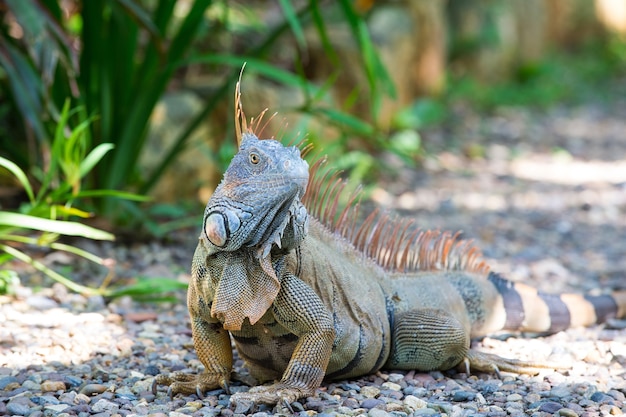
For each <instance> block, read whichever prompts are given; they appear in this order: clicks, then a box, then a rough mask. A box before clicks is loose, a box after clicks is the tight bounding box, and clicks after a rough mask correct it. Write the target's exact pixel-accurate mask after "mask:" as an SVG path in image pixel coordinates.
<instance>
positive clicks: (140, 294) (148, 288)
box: [109, 277, 187, 300]
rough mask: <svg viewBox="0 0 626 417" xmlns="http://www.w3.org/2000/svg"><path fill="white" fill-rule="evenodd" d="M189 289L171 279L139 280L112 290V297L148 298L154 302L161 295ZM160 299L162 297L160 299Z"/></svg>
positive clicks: (184, 284)
mask: <svg viewBox="0 0 626 417" xmlns="http://www.w3.org/2000/svg"><path fill="white" fill-rule="evenodd" d="M185 289H187V284H186V283H184V282H180V281H177V280H175V279H171V278H143V277H142V278H139V279H138V281H137V282H136V283H134V284H131V285H129V286H126V287H123V288H119V289H111V292H110V294H109V295H110V296H111V297H121V296H124V295H128V296H131V297H133V298H146V299H147V300H153V299H154V298H157V297H156V296H158V295H159V294H162V293H165V292H175V291H181V290H185ZM158 298H160V297H158ZM168 300H169V299H168Z"/></svg>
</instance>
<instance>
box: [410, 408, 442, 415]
mask: <svg viewBox="0 0 626 417" xmlns="http://www.w3.org/2000/svg"><path fill="white" fill-rule="evenodd" d="M433 414H438V412H437V410H433V409H432V408H420V409H419V410H415V411H413V416H430V415H433Z"/></svg>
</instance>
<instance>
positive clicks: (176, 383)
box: [152, 372, 229, 398]
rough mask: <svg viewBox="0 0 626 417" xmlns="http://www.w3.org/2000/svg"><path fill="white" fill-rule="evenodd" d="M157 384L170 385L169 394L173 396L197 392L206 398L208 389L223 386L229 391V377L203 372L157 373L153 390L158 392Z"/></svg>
mask: <svg viewBox="0 0 626 417" xmlns="http://www.w3.org/2000/svg"><path fill="white" fill-rule="evenodd" d="M157 385H168V386H169V388H168V390H167V394H168V395H169V396H170V397H173V396H174V395H176V394H196V395H197V396H198V397H199V398H204V393H205V392H206V391H209V390H212V389H216V388H223V389H224V390H225V391H226V392H227V393H228V391H229V390H228V377H227V376H224V375H218V374H208V373H202V374H199V375H191V374H186V373H184V372H174V373H172V374H170V375H163V374H161V375H157V377H156V378H155V379H154V384H153V386H152V391H153V392H155V393H156V387H157Z"/></svg>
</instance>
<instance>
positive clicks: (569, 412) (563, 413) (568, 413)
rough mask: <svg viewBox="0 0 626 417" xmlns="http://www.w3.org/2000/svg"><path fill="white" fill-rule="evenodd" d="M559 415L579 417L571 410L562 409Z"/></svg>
mask: <svg viewBox="0 0 626 417" xmlns="http://www.w3.org/2000/svg"><path fill="white" fill-rule="evenodd" d="M558 413H559V415H561V416H563V417H578V413H577V412H576V411H574V410H572V409H571V408H561V409H560V410H559V411H558Z"/></svg>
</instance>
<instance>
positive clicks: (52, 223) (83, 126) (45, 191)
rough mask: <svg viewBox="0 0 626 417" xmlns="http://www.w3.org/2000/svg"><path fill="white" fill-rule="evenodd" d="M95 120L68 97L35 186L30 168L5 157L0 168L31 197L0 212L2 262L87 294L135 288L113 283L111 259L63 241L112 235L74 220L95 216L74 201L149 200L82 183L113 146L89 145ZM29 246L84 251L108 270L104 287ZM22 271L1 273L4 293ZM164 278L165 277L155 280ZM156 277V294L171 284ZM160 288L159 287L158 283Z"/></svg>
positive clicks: (0, 287)
mask: <svg viewBox="0 0 626 417" xmlns="http://www.w3.org/2000/svg"><path fill="white" fill-rule="evenodd" d="M72 116H78V117H77V118H78V119H80V120H82V121H81V122H78V123H76V127H75V128H74V129H71V130H70V129H68V125H69V120H70V119H71V118H72ZM91 122H92V119H89V118H86V117H85V116H84V112H83V111H82V110H81V109H80V108H78V109H75V110H70V108H69V101H66V103H65V105H64V107H63V108H62V110H61V114H60V120H59V124H58V126H57V129H56V132H55V136H54V141H53V142H52V149H51V159H50V163H49V166H48V167H46V169H45V170H44V169H42V170H40V171H38V172H36V174H35V176H36V177H37V179H38V182H37V184H36V186H35V185H33V184H31V182H30V181H29V180H28V177H27V175H26V173H25V172H24V171H23V170H22V169H21V168H20V167H18V166H17V165H16V164H15V163H14V162H12V161H10V160H8V159H7V158H4V157H0V167H2V168H4V169H6V170H7V171H8V172H9V173H10V174H12V175H13V176H14V177H15V179H16V180H17V182H18V183H19V185H20V186H21V187H23V189H24V191H25V193H26V195H27V198H28V201H27V202H25V203H24V204H22V205H21V207H20V208H19V211H18V212H10V211H4V210H3V211H0V251H1V252H3V254H4V255H3V256H0V263H6V262H7V261H9V260H11V259H16V260H19V261H22V262H25V263H28V264H30V265H32V266H33V267H34V268H35V269H37V270H39V271H40V272H42V273H44V274H45V275H47V276H48V277H50V278H51V279H53V280H54V281H56V282H59V283H61V284H63V285H65V286H67V287H68V288H69V289H71V290H73V291H76V292H80V293H84V294H100V295H105V296H111V297H114V296H117V295H120V294H126V293H129V292H131V293H132V291H133V287H129V288H115V287H111V288H109V287H108V285H109V284H110V281H111V279H112V270H110V265H109V264H110V262H107V260H105V259H103V258H101V257H99V256H96V255H95V254H93V253H90V252H88V251H86V250H83V249H81V248H79V247H77V246H73V245H69V244H66V243H63V242H60V241H59V239H60V238H61V237H62V236H77V237H84V238H88V239H93V240H113V239H114V236H113V235H112V234H111V233H108V232H105V231H103V230H100V229H96V228H94V227H90V226H88V225H85V224H82V223H81V222H79V221H77V220H74V219H76V218H79V219H86V218H88V217H90V216H91V214H90V213H89V212H87V211H84V210H82V209H79V208H78V207H77V206H76V205H75V204H76V203H77V202H79V201H83V200H85V199H93V198H97V197H103V196H109V197H114V198H123V199H132V200H136V201H145V198H144V197H141V196H137V195H134V194H130V193H126V192H120V191H116V190H83V188H82V185H83V184H82V183H83V181H84V178H85V176H87V174H88V173H89V172H90V171H91V170H92V169H93V168H94V167H95V166H96V165H97V164H98V163H99V162H100V161H101V159H102V158H103V156H104V155H105V154H106V153H107V152H109V151H111V150H112V149H113V146H112V145H110V144H106V143H103V144H100V145H98V146H96V147H94V148H93V149H92V150H91V151H89V152H88V151H87V150H88V148H89V129H88V126H89V124H90V123H91ZM29 246H39V247H43V248H48V249H53V250H60V251H64V252H69V253H72V254H74V255H77V256H81V257H83V258H85V259H87V260H89V261H91V262H94V263H96V264H98V265H101V266H102V267H103V269H105V270H107V269H108V274H106V276H105V277H104V279H103V282H102V285H101V286H100V287H99V288H91V287H87V286H84V285H81V284H78V283H76V282H74V281H72V280H71V279H70V278H68V277H66V276H64V275H62V274H60V273H59V272H57V271H55V270H53V269H51V268H49V267H48V266H46V265H44V264H43V263H42V262H40V261H38V260H37V259H35V258H34V257H33V256H31V255H30V254H29V253H28V252H29V251H28V247H29ZM16 277H17V275H16V274H15V272H14V271H11V270H10V269H5V270H4V272H3V273H2V274H0V293H2V292H7V291H8V288H9V287H10V286H11V285H14V284H15V279H16ZM155 282H157V283H158V282H160V281H155ZM141 285H143V286H145V284H144V283H142V284H140V286H139V287H138V288H137V289H134V291H135V293H133V294H136V293H137V294H139V293H141V291H140V289H141V288H143V287H141ZM164 285H169V286H170V287H171V284H161V287H162V288H161V287H159V285H155V283H154V282H153V285H152V291H151V294H156V295H160V294H158V293H160V292H161V290H164V289H167V288H170V287H165V286H164ZM155 287H156V288H155Z"/></svg>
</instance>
